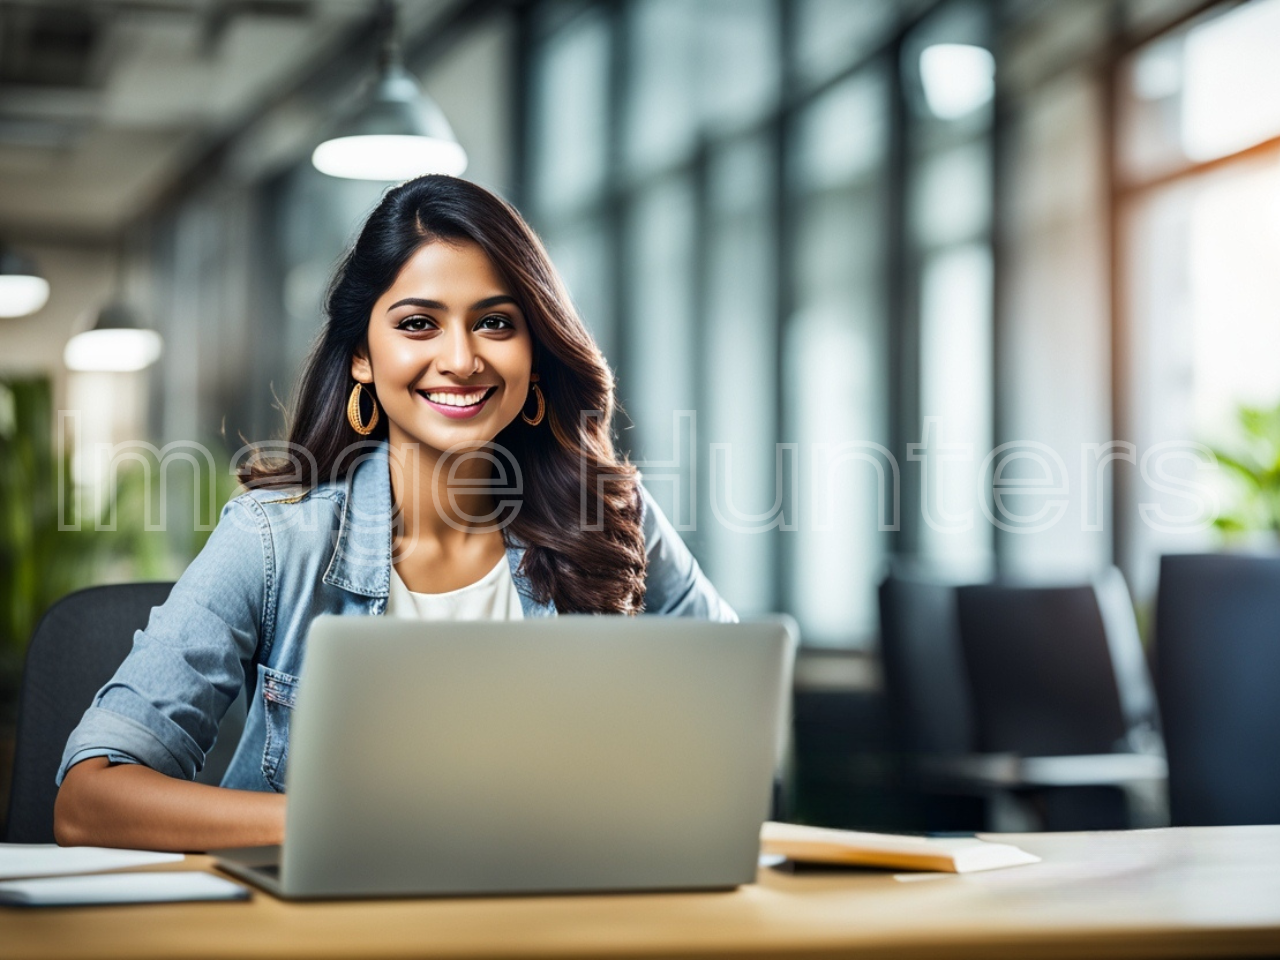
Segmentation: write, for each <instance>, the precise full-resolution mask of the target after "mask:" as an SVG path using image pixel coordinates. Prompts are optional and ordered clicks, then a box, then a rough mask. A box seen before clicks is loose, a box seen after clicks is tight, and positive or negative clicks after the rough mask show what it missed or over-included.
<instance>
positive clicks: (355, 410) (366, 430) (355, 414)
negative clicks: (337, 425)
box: [347, 380, 378, 437]
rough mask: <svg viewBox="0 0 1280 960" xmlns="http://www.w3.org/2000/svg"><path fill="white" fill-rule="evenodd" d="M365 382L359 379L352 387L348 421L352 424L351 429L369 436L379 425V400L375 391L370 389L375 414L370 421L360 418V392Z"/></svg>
mask: <svg viewBox="0 0 1280 960" xmlns="http://www.w3.org/2000/svg"><path fill="white" fill-rule="evenodd" d="M363 387H364V384H362V383H361V382H360V381H359V380H357V381H356V385H355V386H354V387H352V388H351V399H350V400H348V401H347V422H348V423H350V424H351V429H352V430H354V431H355V432H356V433H358V434H360V436H362V437H367V436H368V435H369V434H371V433H373V428H374V427H376V426H377V425H378V401H377V400H375V399H374V397H373V391H372V390H370V391H369V401H370V402H371V403H372V404H373V416H371V417H370V418H369V422H368V423H364V422H363V421H362V420H361V419H360V393H361V390H362V389H363Z"/></svg>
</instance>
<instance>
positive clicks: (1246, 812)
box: [1155, 554, 1280, 826]
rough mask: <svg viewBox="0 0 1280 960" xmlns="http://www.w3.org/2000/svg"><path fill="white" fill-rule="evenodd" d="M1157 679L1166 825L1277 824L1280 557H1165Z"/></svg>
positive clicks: (1279, 795) (1158, 618) (1158, 621)
mask: <svg viewBox="0 0 1280 960" xmlns="http://www.w3.org/2000/svg"><path fill="white" fill-rule="evenodd" d="M1155 675H1156V689H1157V691H1158V692H1159V694H1160V708H1161V713H1162V715H1163V718H1164V734H1165V743H1166V748H1167V750H1168V754H1169V806H1170V813H1171V816H1172V820H1173V823H1174V824H1175V825H1177V826H1219V825H1235V824H1257V823H1280V763H1277V762H1276V754H1277V751H1278V750H1280V692H1277V685H1278V684H1280V557H1275V556H1269V557H1268V556H1243V555H1234V554H1211V555H1184V556H1167V557H1163V558H1162V559H1161V561H1160V587H1159V594H1158V598H1157V601H1156V646H1155Z"/></svg>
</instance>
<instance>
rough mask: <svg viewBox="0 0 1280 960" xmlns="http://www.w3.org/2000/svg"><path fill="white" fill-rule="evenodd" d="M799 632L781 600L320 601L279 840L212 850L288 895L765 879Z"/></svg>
mask: <svg viewBox="0 0 1280 960" xmlns="http://www.w3.org/2000/svg"><path fill="white" fill-rule="evenodd" d="M795 645H796V633H795V628H794V624H793V622H792V621H790V620H789V619H787V618H777V619H770V620H764V621H758V622H753V623H741V624H720V623H707V622H703V621H697V620H685V619H679V618H671V617H636V618H630V617H586V616H583V617H576V616H575V617H555V618H548V619H546V620H531V621H523V622H515V623H474V622H473V623H423V622H421V621H413V620H399V619H386V618H380V617H367V618H366V617H331V616H324V617H319V618H317V620H316V621H315V623H314V625H313V626H312V628H311V633H310V636H309V639H308V648H307V665H306V671H305V673H304V676H303V678H302V681H301V683H300V689H299V693H298V704H297V707H296V709H295V711H294V716H293V720H292V733H291V739H290V756H289V760H288V769H287V773H286V777H287V781H286V782H287V785H288V800H287V804H288V807H287V816H286V826H285V839H284V845H283V847H270V848H251V849H247V850H238V851H218V852H217V853H216V855H217V856H218V858H219V865H220V866H221V867H222V868H223V869H225V870H227V871H228V872H230V873H232V874H234V875H236V876H238V877H241V878H243V879H246V880H249V881H250V882H252V883H254V884H257V885H259V886H261V887H263V888H265V889H267V890H269V891H270V892H272V893H274V894H276V895H278V896H282V897H288V898H312V897H375V896H377V897H381V896H414V895H459V894H497V893H535V892H536V893H548V892H571V891H592V890H618V891H621V890H664V889H665V890H677V889H678V890H692V889H707V888H730V887H734V886H737V885H739V884H743V883H750V882H752V881H753V880H754V879H755V875H756V864H757V859H758V849H759V833H760V825H761V823H762V822H763V821H764V820H765V819H766V818H767V816H768V813H769V804H770V800H771V795H772V788H773V778H774V773H775V770H776V769H777V767H778V764H779V759H780V755H781V750H782V746H783V744H784V742H785V735H784V734H783V733H782V731H784V730H785V723H786V714H787V707H788V704H789V701H790V686H791V664H792V659H793V656H794V650H795Z"/></svg>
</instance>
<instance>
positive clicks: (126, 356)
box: [62, 301, 164, 373]
mask: <svg viewBox="0 0 1280 960" xmlns="http://www.w3.org/2000/svg"><path fill="white" fill-rule="evenodd" d="M163 347H164V341H162V340H161V339H160V334H158V333H156V332H155V331H154V330H144V329H142V327H141V326H139V324H138V322H137V318H136V317H135V316H134V314H133V311H132V310H130V309H129V308H128V307H126V306H125V305H124V304H122V303H120V302H119V301H115V302H112V303H109V304H107V306H105V307H103V308H102V309H101V310H100V311H99V312H98V318H97V320H95V321H94V324H93V326H92V327H90V328H89V329H88V330H85V331H84V332H83V333H77V334H76V335H75V336H74V337H72V338H71V339H70V340H69V341H68V342H67V346H66V348H65V349H64V350H63V351H62V362H63V363H65V364H66V366H67V369H68V370H77V371H95V372H108V373H133V372H135V371H137V370H145V369H146V368H147V367H149V366H151V364H153V363H155V362H156V361H157V360H159V359H160V353H161V351H162V350H163Z"/></svg>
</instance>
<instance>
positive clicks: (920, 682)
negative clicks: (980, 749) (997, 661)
mask: <svg viewBox="0 0 1280 960" xmlns="http://www.w3.org/2000/svg"><path fill="white" fill-rule="evenodd" d="M879 599H880V662H881V666H882V668H883V670H884V690H885V698H886V700H887V706H888V709H889V717H890V720H891V724H892V729H893V741H894V747H895V748H896V749H897V750H898V752H899V753H901V754H902V755H904V756H911V757H920V756H943V755H959V754H968V753H972V752H973V751H974V750H975V749H976V747H977V744H976V742H975V740H974V734H973V718H972V706H971V704H970V703H969V685H968V678H967V677H966V675H965V665H964V661H963V659H962V657H961V652H960V621H959V616H958V614H957V611H956V589H955V587H953V586H951V585H949V584H944V583H940V582H937V581H931V580H926V579H921V578H916V577H908V576H900V575H897V574H892V575H890V576H888V577H886V578H885V579H884V581H883V582H882V583H881V584H880V594H879Z"/></svg>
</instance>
